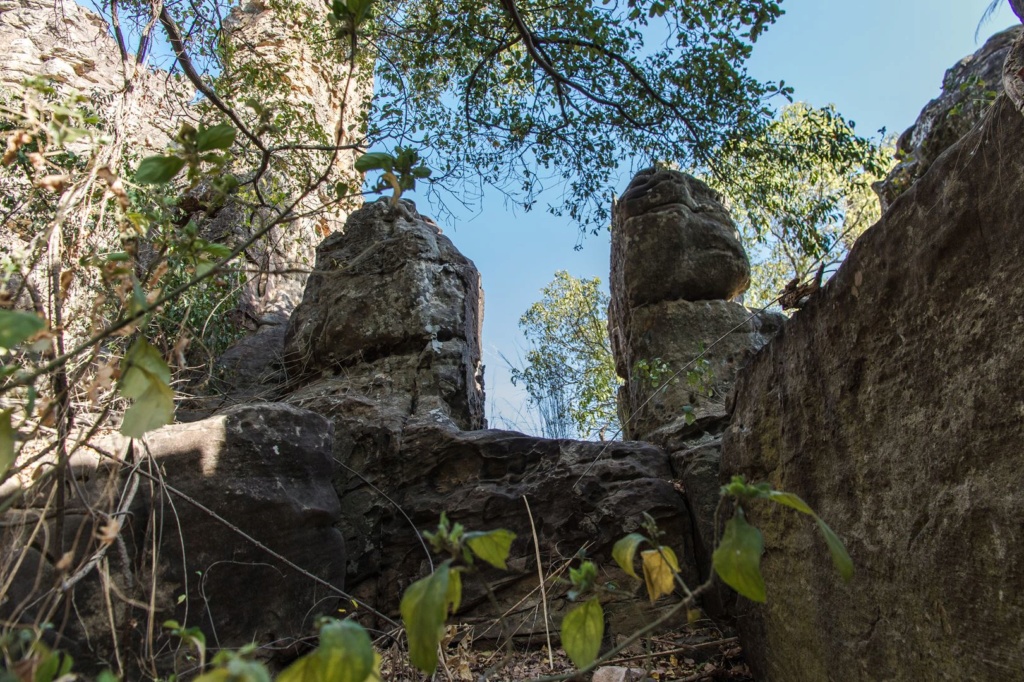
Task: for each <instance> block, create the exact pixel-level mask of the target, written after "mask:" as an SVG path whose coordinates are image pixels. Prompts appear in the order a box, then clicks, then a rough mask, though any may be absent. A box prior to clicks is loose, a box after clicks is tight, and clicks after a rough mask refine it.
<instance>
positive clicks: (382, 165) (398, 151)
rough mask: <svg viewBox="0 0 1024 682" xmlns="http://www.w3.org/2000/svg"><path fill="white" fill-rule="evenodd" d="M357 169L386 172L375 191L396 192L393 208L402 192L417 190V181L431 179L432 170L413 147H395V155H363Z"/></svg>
mask: <svg viewBox="0 0 1024 682" xmlns="http://www.w3.org/2000/svg"><path fill="white" fill-rule="evenodd" d="M355 169H356V170H357V171H359V172H360V173H368V172H370V171H374V170H379V171H383V172H384V173H383V175H381V178H380V182H378V184H377V186H376V187H375V188H374V191H375V192H381V191H383V190H385V189H387V188H389V187H390V188H391V189H392V190H394V194H392V195H391V208H395V207H396V206H398V200H399V199H400V198H401V197H402V192H405V191H410V192H411V191H413V190H415V189H416V181H417V180H426V179H427V178H429V177H430V169H429V168H427V167H426V166H425V165H424V164H423V163H422V161H421V160H420V154H419V152H418V151H417V150H415V149H413V148H412V147H395V153H394V154H388V153H387V152H371V153H369V154H363V155H362V156H360V157H359V158H358V159H356V162H355Z"/></svg>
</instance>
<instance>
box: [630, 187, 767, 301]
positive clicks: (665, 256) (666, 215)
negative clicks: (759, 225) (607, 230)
mask: <svg viewBox="0 0 1024 682" xmlns="http://www.w3.org/2000/svg"><path fill="white" fill-rule="evenodd" d="M614 210H615V213H614V216H613V221H614V229H613V230H612V252H613V254H615V255H613V256H612V267H611V289H612V298H613V305H615V306H617V307H618V308H620V309H622V310H629V309H632V308H636V307H639V306H641V305H644V304H647V303H658V302H660V301H675V300H684V301H706V300H730V299H732V298H735V297H736V296H738V295H739V294H741V293H743V292H744V291H746V289H747V286H748V285H749V284H750V262H749V261H748V260H747V254H746V252H745V251H744V250H743V246H742V245H741V244H740V237H739V232H737V231H736V226H735V225H734V224H733V222H732V220H731V219H730V218H729V212H728V211H727V210H726V208H725V206H723V205H722V203H721V197H720V196H719V195H718V194H717V193H716V192H714V191H713V190H711V188H709V187H708V186H707V185H705V184H704V183H703V182H701V181H700V180H697V179H696V178H693V177H690V176H688V175H685V174H683V173H680V172H679V171H673V170H655V169H653V168H652V169H648V170H644V171H640V172H639V173H637V175H636V177H635V178H633V181H632V182H630V183H629V187H627V188H626V191H625V192H624V193H623V194H622V197H621V198H620V199H619V201H618V203H617V204H616V206H615V209H614Z"/></svg>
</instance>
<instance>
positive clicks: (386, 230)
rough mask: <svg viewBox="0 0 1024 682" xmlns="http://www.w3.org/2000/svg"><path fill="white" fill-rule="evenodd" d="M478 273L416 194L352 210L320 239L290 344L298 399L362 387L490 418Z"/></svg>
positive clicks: (441, 412) (312, 400)
mask: <svg viewBox="0 0 1024 682" xmlns="http://www.w3.org/2000/svg"><path fill="white" fill-rule="evenodd" d="M482 324H483V291H482V289H481V287H480V273H479V272H478V271H477V269H476V267H475V266H474V265H473V262H472V261H470V260H469V259H468V258H466V257H465V256H463V255H462V254H461V253H459V251H458V250H457V249H456V248H455V246H454V245H453V244H452V242H451V240H450V239H448V237H446V236H444V235H443V234H441V230H440V229H438V227H437V225H435V224H433V222H432V221H429V220H428V219H425V218H423V217H422V216H420V215H419V214H417V213H416V212H415V208H414V207H413V206H412V204H411V203H408V202H403V203H402V204H401V205H400V206H399V207H398V208H396V209H392V208H391V207H390V206H389V203H388V201H387V200H381V201H378V202H375V203H373V204H369V205H367V206H365V207H364V208H362V209H360V210H359V211H356V212H355V213H353V214H352V216H351V217H350V218H349V221H348V223H347V224H346V227H345V232H344V233H336V234H334V235H332V236H330V237H328V238H327V239H326V240H324V242H323V243H322V244H321V245H320V246H319V247H318V248H317V258H316V268H315V271H314V272H313V274H312V275H311V276H310V278H309V282H308V284H307V286H306V291H305V294H304V297H303V300H302V304H301V305H299V307H298V308H297V309H296V310H295V314H294V315H293V316H292V318H291V322H290V326H289V328H288V335H287V339H286V341H285V348H284V352H285V360H286V363H287V368H288V373H289V379H290V381H291V382H292V385H293V386H295V385H298V384H300V383H301V384H303V386H302V388H301V390H300V391H298V392H296V393H294V394H293V395H292V396H291V398H290V400H292V401H294V402H296V403H298V404H323V403H324V401H327V402H329V400H330V399H329V396H344V397H345V399H346V400H347V399H350V398H351V397H352V396H353V395H359V396H363V397H364V398H365V399H367V400H370V401H372V402H373V403H375V404H376V405H378V406H379V407H380V408H381V409H382V410H384V411H387V410H396V411H397V413H398V414H401V415H404V416H407V417H411V416H420V417H429V418H430V419H433V420H438V419H439V420H441V421H449V422H450V423H451V424H453V425H455V426H457V427H458V428H461V429H478V428H481V427H483V426H484V392H483V367H482V365H481V363H480V330H481V325H482Z"/></svg>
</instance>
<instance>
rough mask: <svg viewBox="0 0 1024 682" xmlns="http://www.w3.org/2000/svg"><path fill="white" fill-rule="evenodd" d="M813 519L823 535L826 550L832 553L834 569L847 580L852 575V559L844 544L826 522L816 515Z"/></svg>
mask: <svg viewBox="0 0 1024 682" xmlns="http://www.w3.org/2000/svg"><path fill="white" fill-rule="evenodd" d="M814 521H815V522H816V523H817V524H818V528H819V529H820V530H821V534H822V535H824V536H825V544H827V545H828V551H829V552H830V553H831V554H832V563H833V564H834V565H835V567H836V570H837V571H839V575H841V576H842V577H843V580H849V579H850V578H852V577H853V560H852V559H851V558H850V555H849V553H847V551H846V546H845V545H843V541H842V540H840V539H839V536H838V535H836V534H835V533H834V532H833V531H832V529H831V528H829V527H828V524H827V523H825V522H824V521H822V520H821V519H820V518H819V517H818V516H817V515H815V517H814Z"/></svg>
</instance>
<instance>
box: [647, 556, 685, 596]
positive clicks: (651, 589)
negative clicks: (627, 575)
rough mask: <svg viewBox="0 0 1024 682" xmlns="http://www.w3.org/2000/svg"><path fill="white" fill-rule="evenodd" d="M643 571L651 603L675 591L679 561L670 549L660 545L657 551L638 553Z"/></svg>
mask: <svg viewBox="0 0 1024 682" xmlns="http://www.w3.org/2000/svg"><path fill="white" fill-rule="evenodd" d="M640 561H641V563H642V564H643V569H644V582H645V583H646V584H647V594H648V596H649V597H650V598H651V601H652V602H654V601H657V600H658V597H661V596H664V595H666V594H672V590H673V589H675V586H676V582H675V574H676V573H678V572H679V559H677V558H676V553H675V552H673V551H672V548H671V547H665V546H664V545H662V546H661V547H659V548H658V549H647V550H644V551H643V552H641V553H640Z"/></svg>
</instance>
